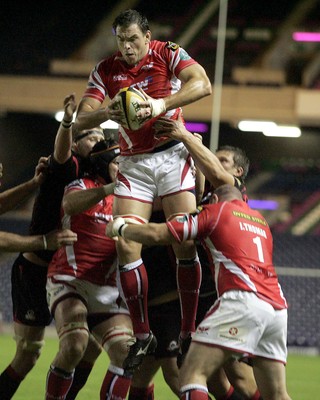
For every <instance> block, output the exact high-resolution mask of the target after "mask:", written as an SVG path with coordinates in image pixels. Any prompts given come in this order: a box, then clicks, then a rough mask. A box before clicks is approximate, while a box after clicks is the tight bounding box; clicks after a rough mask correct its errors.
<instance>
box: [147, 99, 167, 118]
mask: <svg viewBox="0 0 320 400" xmlns="http://www.w3.org/2000/svg"><path fill="white" fill-rule="evenodd" d="M150 107H151V114H152V117H157V116H158V115H160V114H162V113H164V112H165V111H166V103H165V101H164V100H163V99H151V100H150Z"/></svg>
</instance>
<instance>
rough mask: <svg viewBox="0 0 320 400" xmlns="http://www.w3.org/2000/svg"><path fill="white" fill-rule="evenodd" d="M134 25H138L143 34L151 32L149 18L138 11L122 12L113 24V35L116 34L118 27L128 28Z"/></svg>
mask: <svg viewBox="0 0 320 400" xmlns="http://www.w3.org/2000/svg"><path fill="white" fill-rule="evenodd" d="M132 24H137V25H138V27H139V28H140V29H141V32H142V33H146V32H147V31H149V30H150V29H149V22H148V20H147V18H146V17H145V16H144V15H142V14H141V13H140V12H139V11H137V10H131V9H129V10H125V11H122V12H121V13H120V14H119V15H118V16H117V17H116V18H115V20H114V21H113V24H112V30H113V34H114V35H115V34H116V29H117V27H118V26H121V27H124V28H127V27H129V26H130V25H132Z"/></svg>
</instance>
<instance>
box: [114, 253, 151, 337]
mask: <svg viewBox="0 0 320 400" xmlns="http://www.w3.org/2000/svg"><path fill="white" fill-rule="evenodd" d="M119 269H120V281H121V287H122V291H123V294H124V296H125V299H126V302H127V305H128V308H129V311H130V317H131V319H132V325H133V332H134V333H135V334H137V333H149V332H150V326H149V319H148V307H147V301H148V276H147V272H146V268H145V266H144V264H143V262H142V259H141V258H140V259H139V260H137V261H135V262H133V263H130V264H126V265H122V266H120V267H119Z"/></svg>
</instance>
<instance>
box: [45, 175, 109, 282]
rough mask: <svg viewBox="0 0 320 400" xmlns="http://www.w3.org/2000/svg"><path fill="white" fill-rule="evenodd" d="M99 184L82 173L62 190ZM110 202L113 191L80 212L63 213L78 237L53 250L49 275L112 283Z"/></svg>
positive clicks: (67, 223) (67, 226)
mask: <svg viewBox="0 0 320 400" xmlns="http://www.w3.org/2000/svg"><path fill="white" fill-rule="evenodd" d="M99 186H102V184H101V183H100V182H99V181H97V180H93V179H91V178H88V177H85V178H83V179H79V180H76V181H73V182H71V183H70V184H69V185H68V186H67V187H66V189H65V193H68V192H70V191H73V190H86V189H91V188H96V187H99ZM112 203H113V195H109V196H107V197H105V198H104V199H103V200H101V201H100V202H99V203H98V204H96V205H94V206H93V207H91V208H90V209H89V210H86V211H83V212H82V213H80V214H77V215H72V216H69V215H63V217H62V225H63V227H64V228H68V229H71V230H72V231H73V232H76V233H77V235H78V240H77V242H76V243H74V244H73V245H71V246H66V247H61V248H60V249H58V250H57V251H56V253H55V254H54V257H53V259H52V261H51V263H50V264H49V270H48V276H49V277H51V276H53V275H57V274H60V275H61V274H62V275H71V276H74V277H76V278H78V279H83V280H86V281H89V282H92V283H94V284H97V285H106V284H108V285H111V286H115V270H116V264H115V261H116V256H117V253H116V247H115V242H114V240H112V239H110V238H108V237H107V236H106V234H105V230H106V225H107V223H108V222H109V221H110V220H112ZM62 213H63V212H62Z"/></svg>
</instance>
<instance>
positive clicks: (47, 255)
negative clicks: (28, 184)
mask: <svg viewBox="0 0 320 400" xmlns="http://www.w3.org/2000/svg"><path fill="white" fill-rule="evenodd" d="M83 174H84V165H83V161H81V159H80V158H79V157H77V156H76V155H72V156H71V157H70V158H69V160H68V161H66V162H65V163H64V164H59V163H57V162H56V161H55V160H54V158H53V155H51V156H50V158H49V167H48V171H47V177H46V180H45V181H44V182H43V183H42V184H41V186H40V188H39V192H38V195H37V197H36V199H35V202H34V205H33V211H32V218H31V223H30V226H29V233H30V235H43V234H46V233H48V232H50V231H51V230H53V229H57V228H59V227H60V224H61V216H60V211H61V201H62V197H63V193H64V188H65V186H66V185H67V184H68V183H70V182H72V181H73V180H75V179H77V178H79V177H81V176H83ZM35 254H37V256H38V257H40V258H41V259H43V260H45V261H50V260H51V258H52V255H53V254H54V251H48V250H46V251H44V250H42V251H38V252H35Z"/></svg>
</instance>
